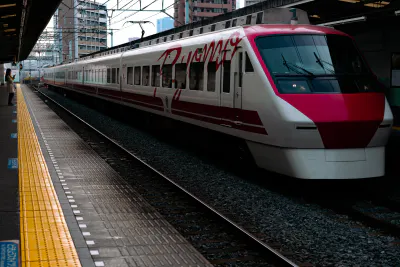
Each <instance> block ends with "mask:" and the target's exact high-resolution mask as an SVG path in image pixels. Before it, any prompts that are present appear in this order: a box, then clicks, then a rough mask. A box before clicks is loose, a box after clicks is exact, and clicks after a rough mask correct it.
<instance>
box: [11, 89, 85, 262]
mask: <svg viewBox="0 0 400 267" xmlns="http://www.w3.org/2000/svg"><path fill="white" fill-rule="evenodd" d="M17 96H18V104H17V111H18V113H17V117H18V165H19V166H18V167H19V194H20V211H21V215H20V216H21V218H20V222H21V256H22V258H21V259H22V266H23V267H39V266H40V267H47V266H49V267H50V266H51V267H69V266H73V267H78V266H81V264H80V262H79V259H78V254H77V252H76V249H75V246H74V244H73V241H72V238H71V235H70V233H69V231H68V227H67V223H66V222H65V219H64V215H63V212H62V209H61V206H60V203H59V202H58V198H57V195H56V192H55V190H54V187H53V183H52V181H51V177H50V174H49V171H48V169H47V165H46V162H45V159H44V157H43V154H42V151H41V149H40V145H39V141H38V138H37V136H36V134H35V129H34V128H33V124H32V120H31V117H30V114H29V112H28V109H27V106H26V103H25V100H24V96H23V94H22V91H21V88H18V89H17Z"/></svg>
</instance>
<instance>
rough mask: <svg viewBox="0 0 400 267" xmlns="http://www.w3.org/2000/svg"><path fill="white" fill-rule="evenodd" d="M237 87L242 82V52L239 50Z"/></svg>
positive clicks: (240, 85)
mask: <svg viewBox="0 0 400 267" xmlns="http://www.w3.org/2000/svg"><path fill="white" fill-rule="evenodd" d="M238 56H239V87H242V83H243V53H242V52H239V55H238Z"/></svg>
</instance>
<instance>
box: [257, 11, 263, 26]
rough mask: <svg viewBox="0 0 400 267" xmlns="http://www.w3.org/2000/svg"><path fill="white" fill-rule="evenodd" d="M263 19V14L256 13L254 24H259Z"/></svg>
mask: <svg viewBox="0 0 400 267" xmlns="http://www.w3.org/2000/svg"><path fill="white" fill-rule="evenodd" d="M262 18H263V12H259V13H257V18H256V24H261V23H262Z"/></svg>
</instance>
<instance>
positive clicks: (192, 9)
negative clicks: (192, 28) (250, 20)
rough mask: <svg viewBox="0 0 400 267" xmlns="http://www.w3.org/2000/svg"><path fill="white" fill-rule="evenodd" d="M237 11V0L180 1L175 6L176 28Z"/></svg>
mask: <svg viewBox="0 0 400 267" xmlns="http://www.w3.org/2000/svg"><path fill="white" fill-rule="evenodd" d="M235 9H236V0H179V1H176V2H175V4H174V19H175V22H174V26H175V27H178V26H181V25H184V24H187V23H191V22H196V21H200V20H203V19H207V18H210V17H214V16H218V15H221V14H224V13H228V12H231V11H233V10H235Z"/></svg>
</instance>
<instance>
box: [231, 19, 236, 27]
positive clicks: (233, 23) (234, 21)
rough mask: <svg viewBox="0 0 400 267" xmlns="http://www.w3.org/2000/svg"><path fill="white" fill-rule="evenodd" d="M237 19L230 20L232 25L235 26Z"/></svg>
mask: <svg viewBox="0 0 400 267" xmlns="http://www.w3.org/2000/svg"><path fill="white" fill-rule="evenodd" d="M236 22H237V19H234V20H232V27H236Z"/></svg>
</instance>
